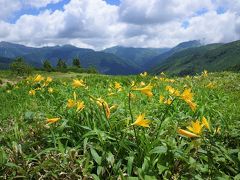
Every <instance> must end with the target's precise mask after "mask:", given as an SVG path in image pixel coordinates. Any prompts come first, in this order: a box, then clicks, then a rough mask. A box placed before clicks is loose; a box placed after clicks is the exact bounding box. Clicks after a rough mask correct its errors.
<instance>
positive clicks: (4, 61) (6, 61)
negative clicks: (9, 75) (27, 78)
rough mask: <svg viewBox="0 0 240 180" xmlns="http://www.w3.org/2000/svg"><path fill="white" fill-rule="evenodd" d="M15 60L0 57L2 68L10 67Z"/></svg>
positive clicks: (0, 67)
mask: <svg viewBox="0 0 240 180" xmlns="http://www.w3.org/2000/svg"><path fill="white" fill-rule="evenodd" d="M12 61H13V60H12V59H10V58H6V57H0V69H8V68H9V65H10V63H11V62H12Z"/></svg>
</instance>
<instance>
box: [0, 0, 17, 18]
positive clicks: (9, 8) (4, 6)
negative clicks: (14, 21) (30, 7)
mask: <svg viewBox="0 0 240 180" xmlns="http://www.w3.org/2000/svg"><path fill="white" fill-rule="evenodd" d="M0 7H1V11H0V20H1V19H3V20H5V19H6V18H8V17H10V16H13V13H14V12H15V11H17V10H18V9H20V7H21V3H20V2H19V1H18V0H11V3H9V0H0Z"/></svg>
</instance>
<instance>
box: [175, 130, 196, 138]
mask: <svg viewBox="0 0 240 180" xmlns="http://www.w3.org/2000/svg"><path fill="white" fill-rule="evenodd" d="M178 133H179V134H181V135H183V136H186V137H189V138H196V137H200V136H199V135H197V134H194V133H191V132H189V131H186V130H183V129H178Z"/></svg>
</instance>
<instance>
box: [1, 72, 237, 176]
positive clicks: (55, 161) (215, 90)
mask: <svg viewBox="0 0 240 180" xmlns="http://www.w3.org/2000/svg"><path fill="white" fill-rule="evenodd" d="M47 76H52V77H53V82H50V83H49V84H48V85H46V84H45V85H44V82H45V80H44V81H41V82H40V83H38V82H34V78H35V77H32V78H30V79H25V80H21V81H18V82H17V84H14V85H11V84H6V83H4V84H3V85H2V86H1V88H0V99H1V103H0V121H1V126H0V177H1V178H3V179H11V178H20V179H21V178H22V179H39V178H43V179H81V178H82V179H84V178H85V179H88V178H90V179H117V178H119V179H221V178H222V179H233V178H235V179H238V178H239V177H240V174H239V172H240V147H239V142H240V132H239V131H240V130H239V129H240V121H239V120H240V115H239V114H240V98H239V96H240V94H239V92H240V91H239V90H240V86H239V82H240V75H239V74H236V73H228V72H224V73H214V74H209V75H208V76H206V77H204V76H195V77H185V78H173V79H171V80H170V79H168V78H167V77H165V76H162V77H157V78H156V77H152V76H146V77H141V76H103V75H87V76H85V75H77V74H71V75H69V76H66V75H64V76H61V74H56V77H55V74H54V73H51V74H44V77H47ZM73 78H74V79H82V80H83V81H84V83H85V86H84V87H78V88H74V87H73V86H72V81H73ZM4 79H7V76H4ZM132 81H134V82H135V86H136V87H141V84H143V82H144V83H145V85H143V86H142V87H144V86H146V85H148V84H149V83H151V85H152V86H153V89H152V93H153V97H148V96H146V95H144V94H143V93H141V92H140V91H134V90H133V88H132V87H131V84H132ZM115 82H118V83H120V85H121V90H119V89H116V88H115ZM209 83H212V84H213V85H212V86H210V87H207V86H208V85H209ZM166 86H171V87H173V88H174V89H177V90H179V92H180V93H182V92H183V91H184V90H185V89H187V88H191V89H192V92H193V93H194V96H193V98H194V102H195V103H196V104H197V109H196V111H192V110H191V108H190V107H189V106H188V104H187V103H186V102H184V101H183V100H182V99H181V98H179V97H176V96H174V95H172V94H171V93H169V91H167V90H166ZM49 88H52V89H53V93H49V92H48V89H49ZM34 89H38V90H36V94H35V95H29V91H30V90H34ZM74 92H75V94H76V101H78V100H79V101H84V104H85V107H84V109H83V110H82V111H79V112H77V111H76V107H73V108H68V107H67V102H68V100H69V99H74ZM129 92H131V93H132V94H134V95H133V96H134V97H132V98H129V96H128V95H129ZM160 95H162V96H164V98H165V99H171V100H173V102H172V103H171V104H166V103H164V102H160V99H159V97H160ZM100 97H101V98H102V99H104V102H106V103H107V105H108V106H109V107H111V106H115V108H113V109H111V113H110V118H108V117H107V111H106V106H105V105H102V106H99V105H98V104H97V103H96V100H97V98H100ZM129 105H130V106H129ZM141 113H145V118H146V119H148V120H150V124H149V126H150V127H149V128H144V127H141V126H135V125H133V124H132V123H133V122H134V121H135V120H136V118H137V117H138V116H139V115H140V114H141ZM203 116H204V117H206V118H207V120H208V121H209V123H210V127H211V131H210V130H208V129H206V128H204V129H203V131H202V133H201V135H200V137H199V138H189V137H186V136H183V135H180V134H178V132H177V131H178V129H179V128H182V129H185V130H187V126H189V125H190V123H191V122H192V121H193V122H195V121H196V120H197V119H198V120H199V121H201V119H202V117H203ZM55 117H58V118H60V120H59V121H57V122H56V123H52V124H48V123H47V121H46V120H47V118H55ZM217 129H218V130H219V131H218V132H217V131H216V130H217Z"/></svg>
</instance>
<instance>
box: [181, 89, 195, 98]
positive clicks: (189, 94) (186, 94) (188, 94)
mask: <svg viewBox="0 0 240 180" xmlns="http://www.w3.org/2000/svg"><path fill="white" fill-rule="evenodd" d="M191 91H192V89H191V88H188V89H185V90H184V91H183V93H182V94H181V98H182V99H183V100H185V101H186V100H188V101H192V100H193V95H194V94H193V93H192V92H191Z"/></svg>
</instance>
